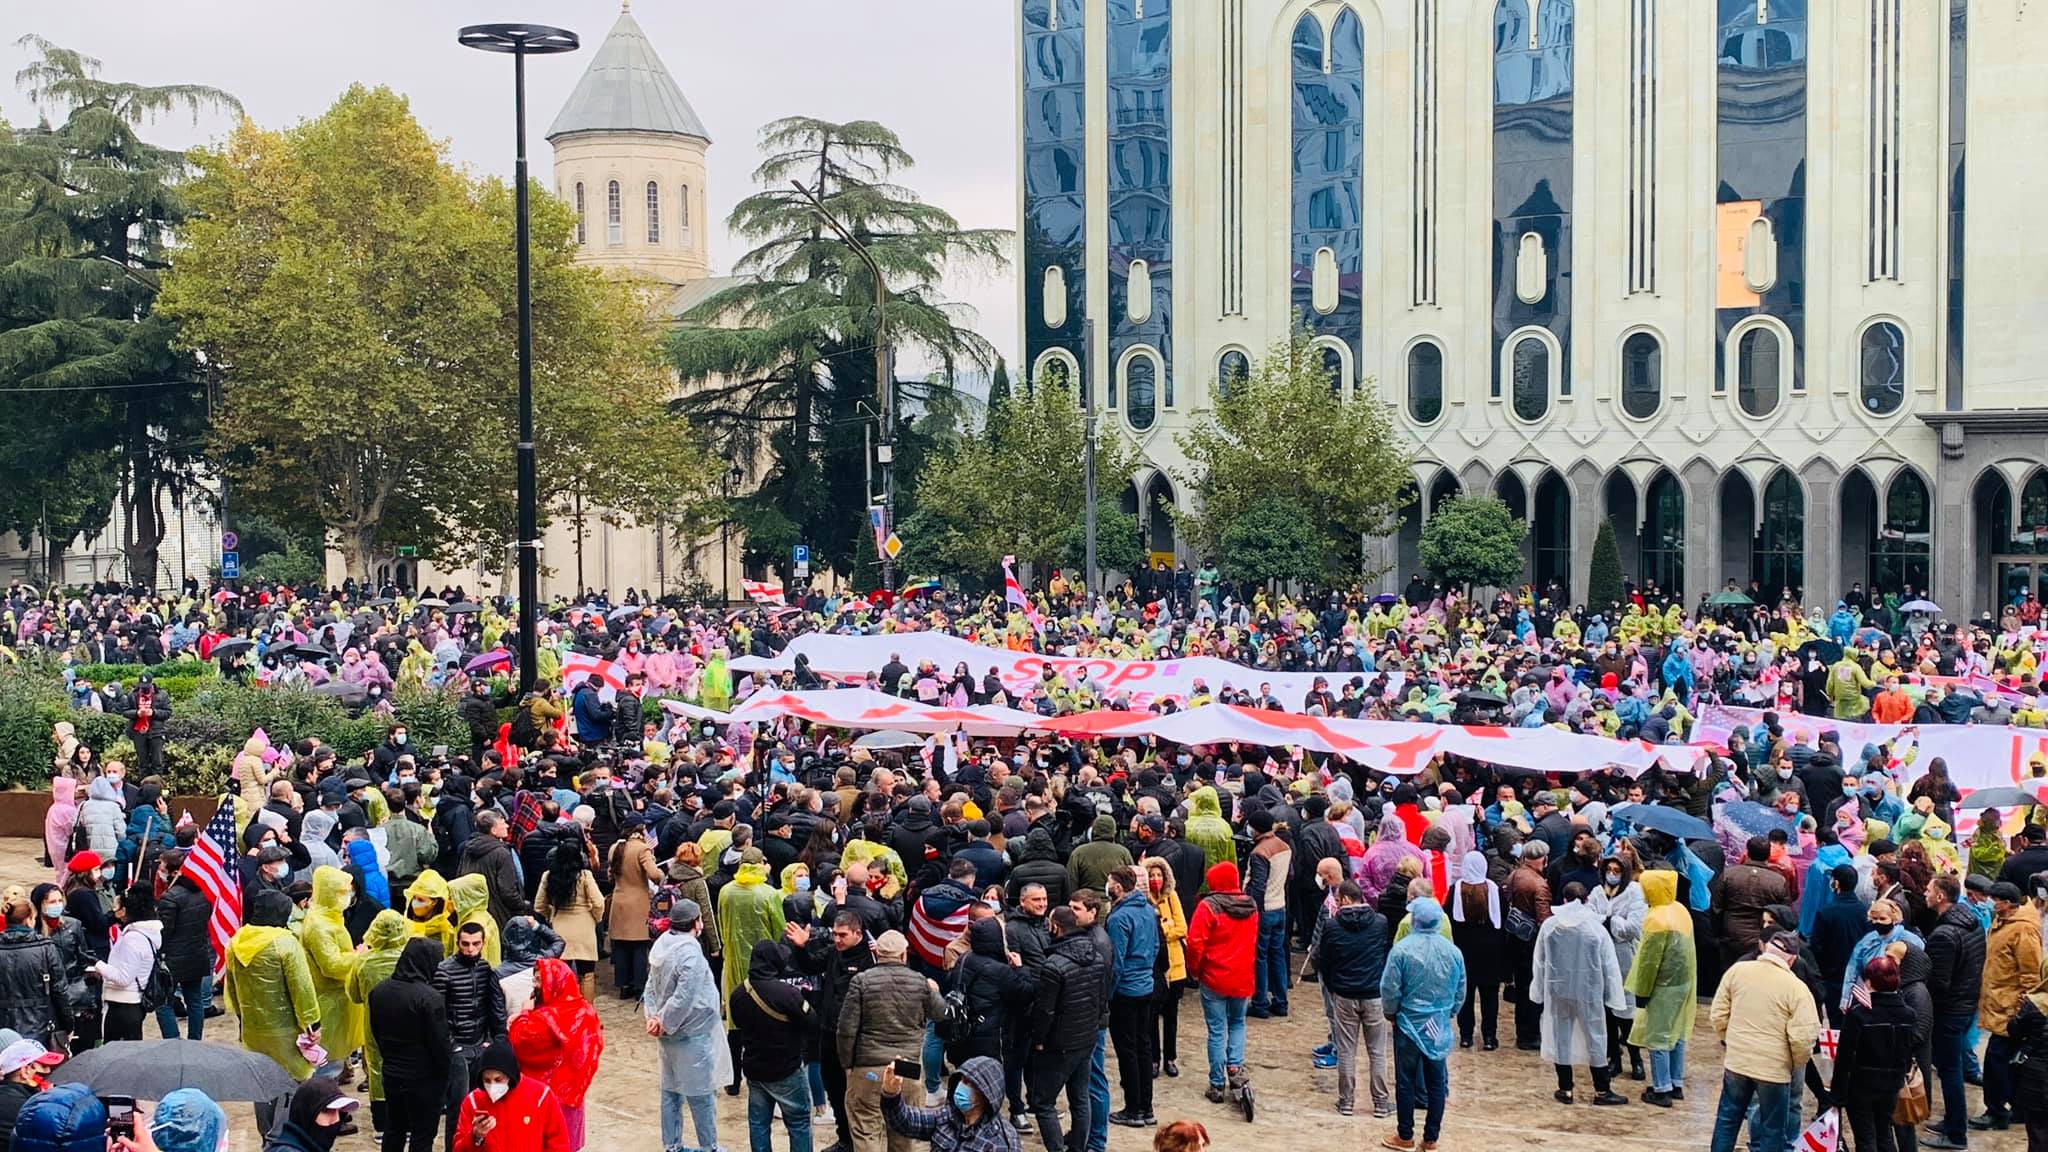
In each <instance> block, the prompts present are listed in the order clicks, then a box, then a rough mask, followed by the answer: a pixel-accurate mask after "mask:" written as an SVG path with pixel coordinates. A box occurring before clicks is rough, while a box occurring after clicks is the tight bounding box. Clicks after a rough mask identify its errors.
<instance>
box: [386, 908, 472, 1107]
mask: <svg viewBox="0 0 2048 1152" xmlns="http://www.w3.org/2000/svg"><path fill="white" fill-rule="evenodd" d="M440 955H441V948H440V946H439V945H437V944H435V943H434V942H433V941H432V940H425V939H414V940H408V941H406V943H405V950H404V951H403V952H400V953H399V954H398V964H397V965H396V966H395V967H393V968H392V969H391V976H390V978H388V979H386V980H383V981H381V982H379V983H378V984H377V986H376V987H374V988H372V989H370V1000H369V1004H370V1013H369V1014H370V1035H371V1036H373V1037H375V1038H376V1040H377V1050H378V1051H379V1052H381V1053H383V1055H384V1075H386V1076H388V1077H391V1078H392V1082H394V1083H400V1084H413V1085H441V1084H446V1083H447V1081H448V1061H449V1055H450V1052H451V1050H452V1045H451V1044H450V1042H449V1035H448V1011H447V1008H446V1006H445V1005H444V1004H443V1003H442V999H441V993H439V992H437V991H435V989H434V986H435V984H436V982H437V973H436V971H435V967H436V963H437V962H438V959H439V957H440ZM476 970H477V971H479V972H489V971H490V969H489V968H486V967H485V966H483V965H482V964H478V965H477V966H476ZM491 982H492V983H493V984H495V983H497V981H496V980H492V981H491ZM502 995H503V993H500V996H502Z"/></svg>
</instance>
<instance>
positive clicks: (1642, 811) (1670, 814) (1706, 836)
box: [1609, 804, 1714, 840]
mask: <svg viewBox="0 0 2048 1152" xmlns="http://www.w3.org/2000/svg"><path fill="white" fill-rule="evenodd" d="M1609 811H1611V812H1613V813H1614V815H1616V816H1619V817H1621V818H1622V819H1624V820H1627V821H1628V822H1629V824H1630V825H1631V826H1633V827H1636V828H1654V829H1656V830H1657V831H1659V832H1663V833H1666V834H1667V835H1671V836H1676V837H1677V838H1679V839H1680V840H1712V839H1713V838H1714V826H1713V825H1711V824H1709V823H1707V822H1706V821H1705V820H1702V819H1700V818H1699V817H1697V816H1693V815H1690V814H1688V813H1685V812H1680V811H1679V810H1678V809H1676V808H1667V807H1665V806H1664V805H1662V804H1617V805H1615V806H1614V807H1613V808H1611V809H1609Z"/></svg>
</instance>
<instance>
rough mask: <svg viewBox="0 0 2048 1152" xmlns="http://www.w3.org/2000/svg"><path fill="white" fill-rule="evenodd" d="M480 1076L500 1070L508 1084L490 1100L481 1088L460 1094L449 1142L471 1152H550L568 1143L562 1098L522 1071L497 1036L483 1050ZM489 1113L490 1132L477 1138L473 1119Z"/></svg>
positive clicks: (539, 1080)
mask: <svg viewBox="0 0 2048 1152" xmlns="http://www.w3.org/2000/svg"><path fill="white" fill-rule="evenodd" d="M479 1065H480V1069H479V1073H478V1074H479V1075H481V1074H482V1073H484V1072H502V1073H504V1074H505V1078H506V1079H507V1080H509V1081H511V1084H512V1088H511V1090H510V1091H508V1092H506V1093H505V1098H504V1099H502V1100H492V1099H491V1095H490V1093H488V1092H486V1091H484V1090H483V1089H482V1088H475V1089H472V1090H471V1091H470V1093H469V1095H467V1096H465V1097H463V1098H462V1104H461V1107H460V1108H459V1109H458V1110H457V1114H456V1119H455V1144H454V1147H457V1148H465V1149H473V1150H475V1152H554V1150H556V1149H564V1148H567V1147H569V1128H568V1122H567V1121H566V1120H565V1119H564V1118H563V1116H562V1102H561V1099H560V1098H559V1097H558V1096H557V1095H556V1094H555V1091H554V1090H553V1089H552V1088H549V1087H548V1086H547V1085H546V1084H545V1083H542V1082H541V1079H540V1077H538V1076H522V1075H520V1073H519V1059H518V1057H517V1056H515V1055H513V1052H512V1046H511V1045H510V1044H507V1043H505V1042H504V1041H502V1040H500V1041H498V1042H497V1043H495V1044H492V1045H491V1046H490V1047H488V1048H486V1049H484V1053H483V1056H482V1058H481V1059H480V1060H479ZM485 1116H489V1117H490V1118H491V1121H492V1125H493V1127H492V1128H491V1131H490V1135H488V1136H485V1137H484V1138H483V1139H482V1140H478V1139H476V1135H475V1133H476V1122H477V1120H479V1119H481V1118H482V1117H485Z"/></svg>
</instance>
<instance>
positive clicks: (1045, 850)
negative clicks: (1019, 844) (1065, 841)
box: [1008, 828, 1068, 908]
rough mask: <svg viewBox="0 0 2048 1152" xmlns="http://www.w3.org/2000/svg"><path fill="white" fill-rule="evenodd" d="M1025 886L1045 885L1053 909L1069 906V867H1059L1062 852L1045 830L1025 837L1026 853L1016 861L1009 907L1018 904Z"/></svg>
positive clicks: (1035, 829)
mask: <svg viewBox="0 0 2048 1152" xmlns="http://www.w3.org/2000/svg"><path fill="white" fill-rule="evenodd" d="M1026 884H1043V885H1045V898H1046V899H1047V900H1048V901H1050V902H1051V905H1052V907H1054V908H1058V907H1059V906H1060V905H1062V904H1065V903H1066V902H1067V896H1068V891H1067V888H1068V883H1067V866H1066V865H1065V864H1062V863H1060V854H1059V849H1058V848H1057V847H1055V846H1054V844H1053V839H1052V833H1050V832H1047V831H1046V830H1044V829H1043V828H1033V829H1032V830H1031V831H1030V833H1029V834H1028V835H1026V836H1025V837H1024V851H1023V853H1022V854H1021V855H1019V856H1018V857H1017V866H1016V867H1015V868H1012V869H1010V879H1009V884H1008V893H1009V897H1010V903H1012V904H1015V903H1016V902H1017V896H1018V895H1019V894H1020V893H1022V892H1023V891H1024V886H1025V885H1026Z"/></svg>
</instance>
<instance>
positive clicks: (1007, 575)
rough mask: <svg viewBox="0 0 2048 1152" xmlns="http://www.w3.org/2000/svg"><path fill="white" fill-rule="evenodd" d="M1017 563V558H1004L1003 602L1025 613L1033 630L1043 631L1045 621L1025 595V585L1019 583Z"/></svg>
mask: <svg viewBox="0 0 2048 1152" xmlns="http://www.w3.org/2000/svg"><path fill="white" fill-rule="evenodd" d="M1016 563H1017V558H1016V557H1015V556H1005V557H1003V602H1004V603H1006V604H1012V605H1015V606H1016V607H1017V608H1018V609H1019V610H1020V611H1022V612H1023V613H1024V618H1025V619H1026V620H1029V621H1031V627H1032V628H1033V629H1035V630H1039V631H1043V630H1044V628H1045V620H1044V619H1043V618H1042V617H1040V616H1039V614H1038V609H1037V607H1036V606H1034V605H1033V604H1032V603H1031V599H1030V597H1028V596H1026V595H1024V585H1022V584H1020V583H1018V582H1017V572H1016V568H1015V565H1016Z"/></svg>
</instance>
